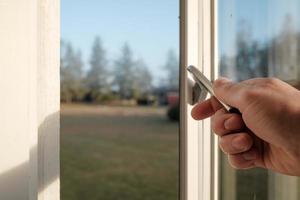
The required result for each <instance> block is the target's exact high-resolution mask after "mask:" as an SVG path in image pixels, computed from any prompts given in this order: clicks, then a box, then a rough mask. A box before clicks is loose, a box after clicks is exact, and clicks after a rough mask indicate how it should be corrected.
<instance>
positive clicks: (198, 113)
mask: <svg viewBox="0 0 300 200" xmlns="http://www.w3.org/2000/svg"><path fill="white" fill-rule="evenodd" d="M222 107H223V106H222V105H221V104H220V103H219V102H218V101H217V100H216V98H215V97H211V98H210V99H208V100H206V101H204V102H202V103H199V104H198V105H196V106H195V107H194V108H193V110H192V117H193V118H194V119H195V120H202V119H205V118H208V117H210V116H212V115H213V114H215V112H216V111H218V110H219V109H221V108H222Z"/></svg>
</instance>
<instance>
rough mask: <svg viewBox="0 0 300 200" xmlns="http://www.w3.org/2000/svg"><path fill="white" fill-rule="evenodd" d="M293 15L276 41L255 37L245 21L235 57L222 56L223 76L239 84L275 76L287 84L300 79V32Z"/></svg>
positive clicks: (238, 38)
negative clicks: (256, 38) (252, 79)
mask: <svg viewBox="0 0 300 200" xmlns="http://www.w3.org/2000/svg"><path fill="white" fill-rule="evenodd" d="M295 27H296V26H295V23H294V20H293V18H292V17H291V16H286V18H285V20H284V22H283V25H282V28H281V30H280V31H278V33H276V34H275V33H274V35H273V37H272V38H268V40H265V41H258V40H255V39H253V38H252V31H251V26H250V25H249V24H248V23H247V21H241V22H240V25H239V28H238V31H237V35H236V40H235V53H234V55H226V52H225V53H223V55H221V59H220V73H221V75H222V76H227V77H230V78H233V79H236V80H237V81H241V80H246V79H249V78H254V77H267V76H275V77H278V78H280V79H283V80H285V81H290V80H299V78H300V32H299V30H297V29H296V28H295Z"/></svg>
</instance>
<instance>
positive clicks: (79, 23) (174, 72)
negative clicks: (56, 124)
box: [60, 0, 179, 200]
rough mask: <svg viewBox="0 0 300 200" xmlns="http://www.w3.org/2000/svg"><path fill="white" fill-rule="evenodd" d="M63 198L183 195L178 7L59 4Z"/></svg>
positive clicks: (117, 0)
mask: <svg viewBox="0 0 300 200" xmlns="http://www.w3.org/2000/svg"><path fill="white" fill-rule="evenodd" d="M61 3H62V5H61V9H62V10H61V22H62V23H61V30H62V32H61V36H62V39H61V102H62V103H61V155H60V156H61V198H62V200H85V199H86V200H99V199H103V200H140V199H143V200H174V199H178V193H179V128H178V125H179V105H178V104H179V97H178V82H179V58H178V56H179V28H178V27H179V21H178V15H179V0H165V1H160V0H151V1H147V0H130V1H125V0H114V1H111V0H101V1H98V0H90V1H74V0H62V1H61Z"/></svg>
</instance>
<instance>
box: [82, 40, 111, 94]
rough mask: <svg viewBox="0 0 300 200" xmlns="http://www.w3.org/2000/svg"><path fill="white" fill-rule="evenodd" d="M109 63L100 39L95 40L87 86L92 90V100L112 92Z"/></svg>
mask: <svg viewBox="0 0 300 200" xmlns="http://www.w3.org/2000/svg"><path fill="white" fill-rule="evenodd" d="M107 66H108V61H107V59H106V51H105V50H104V48H103V45H102V41H101V39H100V38H99V37H96V38H95V41H94V44H93V47H92V54H91V57H90V70H89V71H88V73H87V77H86V84H87V87H88V88H89V89H90V95H91V98H92V99H97V98H100V97H101V95H103V94H107V93H108V92H109V90H110V88H109V84H108V72H107Z"/></svg>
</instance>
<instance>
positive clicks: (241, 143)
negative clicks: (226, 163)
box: [231, 137, 247, 151]
mask: <svg viewBox="0 0 300 200" xmlns="http://www.w3.org/2000/svg"><path fill="white" fill-rule="evenodd" d="M231 145H232V146H233V148H235V149H236V150H240V151H246V150H247V143H246V141H245V139H244V138H243V137H235V138H233V140H232V142H231Z"/></svg>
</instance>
